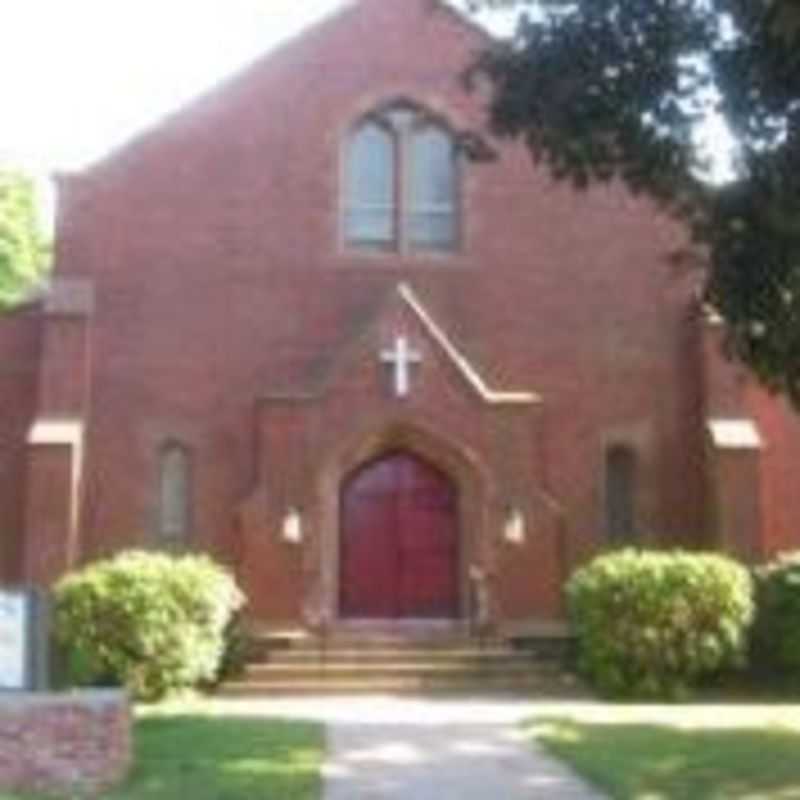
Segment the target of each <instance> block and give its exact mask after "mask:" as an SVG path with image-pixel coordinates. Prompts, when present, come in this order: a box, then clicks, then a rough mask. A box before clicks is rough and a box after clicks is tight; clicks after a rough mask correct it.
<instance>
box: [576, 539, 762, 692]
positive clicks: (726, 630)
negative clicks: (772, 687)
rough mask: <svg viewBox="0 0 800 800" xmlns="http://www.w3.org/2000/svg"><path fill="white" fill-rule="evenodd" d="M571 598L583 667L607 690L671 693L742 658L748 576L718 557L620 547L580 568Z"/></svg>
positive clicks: (749, 614) (748, 614) (749, 606)
mask: <svg viewBox="0 0 800 800" xmlns="http://www.w3.org/2000/svg"><path fill="white" fill-rule="evenodd" d="M567 597H568V601H569V607H570V612H571V615H572V618H573V621H574V624H575V629H576V633H577V636H578V647H579V658H580V665H581V668H582V670H583V672H584V673H585V674H586V675H587V677H588V678H589V679H590V680H591V681H592V682H593V683H594V684H595V685H596V686H597V688H598V689H600V690H601V691H602V692H604V693H607V694H610V695H616V696H637V697H676V696H679V695H681V694H683V693H685V692H686V691H687V690H688V689H689V687H691V686H692V685H694V684H696V683H697V681H698V680H699V679H701V678H703V677H705V676H708V675H710V674H713V673H716V672H719V671H721V670H723V669H726V668H731V667H735V666H741V665H743V664H744V661H745V658H746V655H745V654H746V648H747V639H748V633H749V629H750V624H751V622H752V618H753V587H752V580H751V577H750V574H749V572H748V571H747V570H746V569H745V568H744V567H742V566H740V565H739V564H737V563H735V562H734V561H731V560H730V559H728V558H725V557H723V556H719V555H705V554H691V553H685V552H673V553H656V552H641V551H635V550H623V551H620V552H617V553H612V554H609V555H605V556H601V557H599V558H597V559H596V560H595V561H593V562H592V563H590V564H589V565H587V566H585V567H583V568H582V569H579V570H578V571H577V572H576V573H575V574H574V575H573V577H572V578H571V580H570V581H569V583H568V586H567Z"/></svg>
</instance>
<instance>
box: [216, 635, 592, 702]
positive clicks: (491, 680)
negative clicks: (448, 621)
mask: <svg viewBox="0 0 800 800" xmlns="http://www.w3.org/2000/svg"><path fill="white" fill-rule="evenodd" d="M565 651H566V640H563V641H553V640H547V641H545V640H542V641H540V642H537V641H535V640H534V641H530V642H527V643H526V646H524V647H522V646H514V645H513V644H512V643H510V642H507V641H504V640H500V639H476V638H473V637H470V636H468V635H465V634H453V633H447V634H443V633H437V634H436V635H422V636H421V635H409V634H400V635H398V634H392V633H376V632H369V633H353V632H337V633H334V634H331V635H330V636H328V637H325V638H324V639H323V638H319V637H305V636H300V637H281V636H279V635H268V636H260V637H256V638H254V639H253V640H252V642H251V647H250V655H249V658H248V662H247V664H246V666H245V668H244V671H243V673H242V674H241V675H240V676H238V677H235V678H232V679H231V680H229V681H227V682H226V683H224V684H223V685H222V686H221V687H220V690H219V693H220V694H221V695H223V696H227V697H258V696H266V695H294V694H359V693H379V694H420V693H422V694H444V693H469V694H481V693H482V694H496V693H526V694H541V695H553V694H555V693H558V694H560V695H564V694H566V693H576V692H577V691H578V687H577V683H576V681H575V679H574V678H573V677H572V676H571V675H570V674H569V673H568V672H566V671H565V668H564V654H565Z"/></svg>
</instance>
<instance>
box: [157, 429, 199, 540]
mask: <svg viewBox="0 0 800 800" xmlns="http://www.w3.org/2000/svg"><path fill="white" fill-rule="evenodd" d="M190 504H191V460H190V456H189V450H188V449H187V448H186V447H185V446H184V445H182V444H180V443H179V442H169V443H168V444H166V445H164V447H163V448H162V449H161V453H160V464H159V507H158V534H159V538H160V540H161V541H162V542H165V543H173V544H179V543H182V542H184V541H185V540H186V538H187V537H188V536H189V529H190V522H191V508H190Z"/></svg>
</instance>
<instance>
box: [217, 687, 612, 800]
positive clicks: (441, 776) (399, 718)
mask: <svg viewBox="0 0 800 800" xmlns="http://www.w3.org/2000/svg"><path fill="white" fill-rule="evenodd" d="M243 706H244V707H245V708H247V712H246V713H255V714H266V715H268V716H272V717H275V716H278V717H289V718H294V719H308V720H318V721H321V722H324V723H325V724H326V725H327V730H328V757H327V761H326V764H325V767H324V776H325V792H324V796H323V800H523V799H524V800H531V799H532V798H541V799H542V800H602V797H601V795H599V794H598V793H596V792H595V791H593V790H592V789H590V788H589V787H588V786H587V785H586V784H585V783H583V781H581V780H580V779H579V778H577V777H576V776H575V775H574V774H573V773H571V772H570V771H569V770H567V769H566V768H565V767H564V766H562V765H561V764H560V763H559V762H557V761H555V760H553V759H552V758H550V757H549V756H547V755H546V754H545V753H544V752H543V751H542V750H541V749H539V748H538V747H537V746H536V745H535V744H534V743H533V742H531V741H529V740H528V739H526V738H525V737H524V736H523V735H522V734H521V731H520V723H521V722H522V721H523V720H525V719H529V718H530V717H532V716H534V715H535V714H536V713H537V712H538V711H540V710H541V706H540V705H539V704H534V703H531V702H529V701H525V700H519V701H515V700H505V699H503V700H480V699H476V700H448V699H439V698H436V699H429V700H426V699H423V698H389V697H343V698H326V697H320V698H301V699H295V700H293V699H286V700H279V699H274V700H266V701H255V702H247V701H243ZM226 707H227V708H229V709H230V708H232V707H235V706H233V705H232V704H228V703H226Z"/></svg>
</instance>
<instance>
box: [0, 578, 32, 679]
mask: <svg viewBox="0 0 800 800" xmlns="http://www.w3.org/2000/svg"><path fill="white" fill-rule="evenodd" d="M26 616H27V615H26V601H25V595H22V594H19V593H11V592H0V690H2V689H24V688H25V685H26V674H25V672H26V670H25V662H26V655H27V653H26V650H27V637H26V633H27V631H26V627H27V626H26V621H27V620H26Z"/></svg>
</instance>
